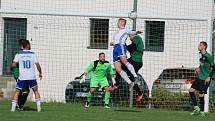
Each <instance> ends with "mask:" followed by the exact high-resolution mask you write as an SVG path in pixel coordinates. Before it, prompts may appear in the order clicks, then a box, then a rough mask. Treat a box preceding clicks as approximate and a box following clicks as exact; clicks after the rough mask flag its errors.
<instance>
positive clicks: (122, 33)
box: [114, 28, 136, 45]
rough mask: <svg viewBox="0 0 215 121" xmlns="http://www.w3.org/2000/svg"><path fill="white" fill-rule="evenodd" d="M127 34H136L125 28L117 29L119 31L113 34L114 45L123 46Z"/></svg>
mask: <svg viewBox="0 0 215 121" xmlns="http://www.w3.org/2000/svg"><path fill="white" fill-rule="evenodd" d="M129 34H136V32H135V31H131V30H129V29H127V28H119V30H118V31H117V32H116V33H115V36H114V45H116V44H123V45H124V44H125V41H126V39H127V38H128V35H129Z"/></svg>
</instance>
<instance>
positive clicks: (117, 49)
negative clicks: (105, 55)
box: [113, 44, 127, 62]
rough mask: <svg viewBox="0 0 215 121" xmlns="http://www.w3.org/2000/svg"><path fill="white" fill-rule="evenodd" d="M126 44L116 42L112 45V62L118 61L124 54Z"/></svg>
mask: <svg viewBox="0 0 215 121" xmlns="http://www.w3.org/2000/svg"><path fill="white" fill-rule="evenodd" d="M126 51H127V49H126V46H125V45H123V44H116V45H114V47H113V62H118V61H120V57H121V56H126Z"/></svg>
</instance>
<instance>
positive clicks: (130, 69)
mask: <svg viewBox="0 0 215 121" xmlns="http://www.w3.org/2000/svg"><path fill="white" fill-rule="evenodd" d="M126 67H127V68H128V70H129V71H130V72H131V73H132V74H133V76H134V77H137V74H136V72H135V70H134V67H133V66H132V65H131V64H130V63H129V62H128V63H127V64H126Z"/></svg>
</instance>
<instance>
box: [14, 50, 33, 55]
mask: <svg viewBox="0 0 215 121" xmlns="http://www.w3.org/2000/svg"><path fill="white" fill-rule="evenodd" d="M17 54H34V52H32V51H23V50H21V51H19V52H17Z"/></svg>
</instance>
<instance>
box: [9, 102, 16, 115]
mask: <svg viewBox="0 0 215 121" xmlns="http://www.w3.org/2000/svg"><path fill="white" fill-rule="evenodd" d="M16 105H17V101H16V100H12V102H11V110H10V111H12V112H14V111H15V110H16Z"/></svg>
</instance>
